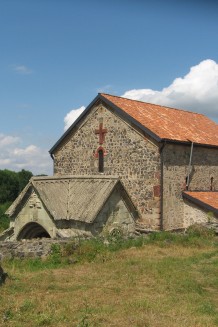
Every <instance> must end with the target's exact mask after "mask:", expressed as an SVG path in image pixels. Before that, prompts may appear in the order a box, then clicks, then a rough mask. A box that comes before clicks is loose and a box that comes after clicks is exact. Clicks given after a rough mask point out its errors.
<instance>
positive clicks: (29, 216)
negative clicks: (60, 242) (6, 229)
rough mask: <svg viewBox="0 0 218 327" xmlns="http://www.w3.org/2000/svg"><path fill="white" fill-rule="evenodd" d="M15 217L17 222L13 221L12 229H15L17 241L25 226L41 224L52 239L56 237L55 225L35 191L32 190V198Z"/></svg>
mask: <svg viewBox="0 0 218 327" xmlns="http://www.w3.org/2000/svg"><path fill="white" fill-rule="evenodd" d="M15 217H16V221H15V220H14V219H11V227H14V238H15V239H17V238H18V237H19V234H20V232H21V231H22V230H23V229H24V228H25V226H26V225H27V224H30V223H37V224H39V225H40V226H42V228H44V229H45V231H46V232H47V233H48V234H49V235H50V236H51V237H55V233H56V227H55V224H54V222H53V220H52V218H51V217H50V215H49V214H48V212H47V210H46V209H45V207H44V205H43V203H42V201H41V200H40V199H39V197H38V195H37V194H36V193H35V192H34V190H32V193H31V195H30V197H29V198H28V199H27V200H26V201H25V202H24V203H23V205H22V207H21V208H20V210H19V212H18V213H17V215H16V216H15Z"/></svg>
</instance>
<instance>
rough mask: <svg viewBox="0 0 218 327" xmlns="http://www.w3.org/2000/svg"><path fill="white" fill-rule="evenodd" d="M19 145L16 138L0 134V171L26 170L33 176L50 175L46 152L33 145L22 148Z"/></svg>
mask: <svg viewBox="0 0 218 327" xmlns="http://www.w3.org/2000/svg"><path fill="white" fill-rule="evenodd" d="M18 143H19V144H18ZM21 143H22V140H21V139H20V138H18V137H15V136H10V135H4V134H0V149H1V151H0V169H10V170H14V171H19V170H21V169H26V170H30V171H31V172H32V173H33V174H48V175H50V174H52V159H51V158H50V156H49V154H48V150H45V149H42V148H39V147H37V146H36V145H33V144H31V145H28V146H26V147H22V146H20V144H21Z"/></svg>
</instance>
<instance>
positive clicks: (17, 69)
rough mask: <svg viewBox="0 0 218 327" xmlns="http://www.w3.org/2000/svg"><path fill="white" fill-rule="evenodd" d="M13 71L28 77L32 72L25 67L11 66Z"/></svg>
mask: <svg viewBox="0 0 218 327" xmlns="http://www.w3.org/2000/svg"><path fill="white" fill-rule="evenodd" d="M12 68H13V70H14V71H15V72H16V73H18V74H21V75H29V74H31V73H32V70H31V69H30V68H28V67H27V66H25V65H13V66H12Z"/></svg>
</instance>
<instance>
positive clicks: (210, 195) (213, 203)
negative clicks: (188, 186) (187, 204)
mask: <svg viewBox="0 0 218 327" xmlns="http://www.w3.org/2000/svg"><path fill="white" fill-rule="evenodd" d="M183 194H184V195H185V196H186V195H187V196H186V197H187V198H189V199H190V200H193V201H194V202H195V201H197V202H198V203H199V202H200V203H202V204H206V206H209V207H211V208H214V209H215V210H218V192H188V191H187V192H183Z"/></svg>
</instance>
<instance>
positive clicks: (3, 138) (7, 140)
mask: <svg viewBox="0 0 218 327" xmlns="http://www.w3.org/2000/svg"><path fill="white" fill-rule="evenodd" d="M19 141H20V139H19V137H16V136H11V135H4V134H0V149H1V148H4V147H6V146H9V145H12V144H16V143H18V142H19Z"/></svg>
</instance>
